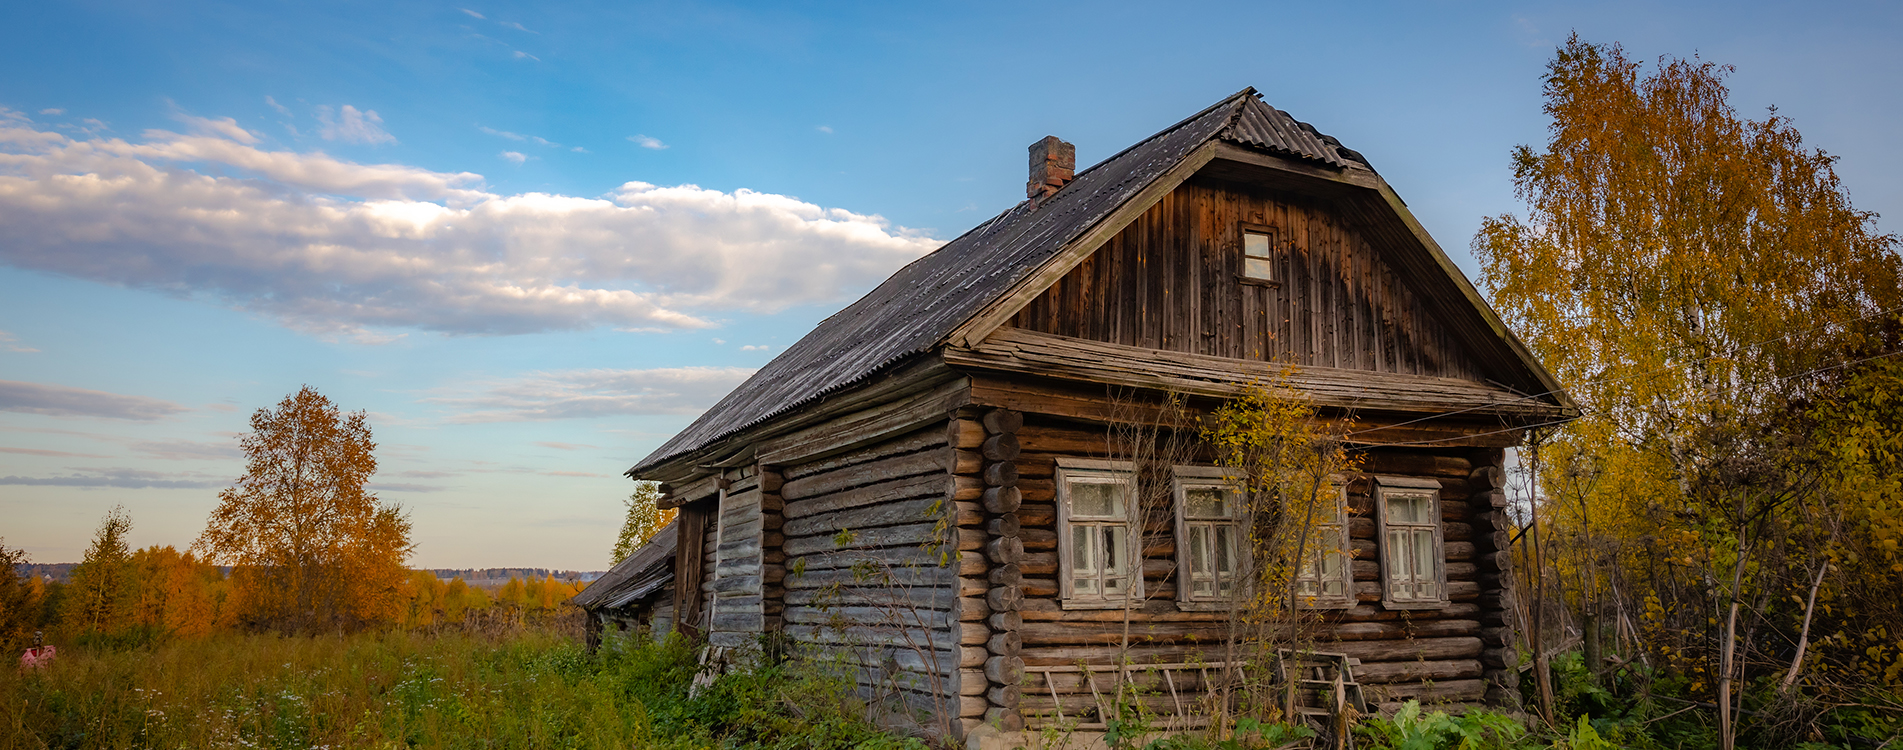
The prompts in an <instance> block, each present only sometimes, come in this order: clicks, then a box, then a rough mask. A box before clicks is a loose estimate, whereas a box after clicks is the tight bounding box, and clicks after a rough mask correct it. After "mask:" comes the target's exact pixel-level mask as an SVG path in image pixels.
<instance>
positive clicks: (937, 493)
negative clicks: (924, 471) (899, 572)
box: [782, 474, 950, 523]
mask: <svg viewBox="0 0 1903 750" xmlns="http://www.w3.org/2000/svg"><path fill="white" fill-rule="evenodd" d="M949 486H950V480H948V479H946V478H945V477H944V476H943V475H937V474H928V475H922V476H912V477H900V478H897V479H891V480H887V481H881V482H878V483H876V484H869V485H866V486H863V487H855V488H852V489H848V490H841V491H837V492H833V493H831V494H828V495H825V496H823V497H813V498H807V499H804V500H795V501H791V502H788V503H787V504H786V509H785V510H784V511H782V515H784V516H785V517H786V520H787V522H788V523H791V522H792V521H793V519H796V518H804V517H806V516H812V515H818V514H821V513H827V512H831V511H837V510H843V509H846V508H857V507H861V506H867V505H877V504H881V503H890V502H895V501H899V500H908V499H912V498H921V497H943V496H944V495H945V492H946V490H947V488H948V487H949Z"/></svg>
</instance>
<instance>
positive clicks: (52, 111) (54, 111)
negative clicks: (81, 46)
mask: <svg viewBox="0 0 1903 750" xmlns="http://www.w3.org/2000/svg"><path fill="white" fill-rule="evenodd" d="M40 114H43V115H47V116H49V117H58V116H60V115H63V114H66V110H63V109H60V108H58V107H47V108H46V109H42V110H40Z"/></svg>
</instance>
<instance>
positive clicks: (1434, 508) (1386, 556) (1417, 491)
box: [1376, 477, 1447, 609]
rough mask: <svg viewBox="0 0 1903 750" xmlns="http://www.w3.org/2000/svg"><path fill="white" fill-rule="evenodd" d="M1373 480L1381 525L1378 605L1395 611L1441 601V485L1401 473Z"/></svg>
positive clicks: (1443, 598) (1443, 577)
mask: <svg viewBox="0 0 1903 750" xmlns="http://www.w3.org/2000/svg"><path fill="white" fill-rule="evenodd" d="M1376 482H1377V483H1378V484H1379V489H1378V490H1377V491H1376V492H1377V495H1378V496H1379V498H1380V500H1379V502H1378V503H1377V506H1378V507H1377V509H1376V510H1377V519H1376V520H1377V521H1378V522H1379V524H1380V529H1381V572H1382V590H1381V603H1382V604H1383V605H1386V606H1387V607H1389V608H1399V609H1407V608H1417V609H1420V608H1431V607H1439V606H1441V605H1443V604H1446V603H1447V580H1446V578H1447V575H1446V570H1445V566H1444V565H1443V561H1444V559H1445V557H1444V555H1443V554H1442V553H1441V529H1440V483H1439V482H1436V481H1434V480H1431V479H1412V478H1404V477H1379V478H1377V479H1376Z"/></svg>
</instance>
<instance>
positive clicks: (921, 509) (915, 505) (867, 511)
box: [781, 493, 946, 537]
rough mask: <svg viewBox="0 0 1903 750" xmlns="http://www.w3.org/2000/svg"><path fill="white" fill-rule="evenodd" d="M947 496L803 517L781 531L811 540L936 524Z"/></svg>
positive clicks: (790, 522) (788, 524)
mask: <svg viewBox="0 0 1903 750" xmlns="http://www.w3.org/2000/svg"><path fill="white" fill-rule="evenodd" d="M945 505H946V503H945V496H944V495H943V494H942V493H940V494H937V495H927V496H924V497H917V498H912V499H907V500H894V501H889V502H884V503H879V504H877V505H865V506H859V507H855V508H847V509H844V510H836V511H833V512H830V513H817V514H813V515H809V516H801V517H798V518H795V519H793V520H791V521H787V522H786V525H785V526H783V527H782V528H781V531H782V533H785V534H786V535H787V536H793V537H800V536H811V535H813V534H819V533H828V534H831V533H838V531H839V530H840V529H868V528H873V527H877V526H900V525H904V524H910V523H918V522H920V521H935V520H937V519H936V518H935V517H934V514H941V515H942V514H943V513H944V512H945V510H946V508H945Z"/></svg>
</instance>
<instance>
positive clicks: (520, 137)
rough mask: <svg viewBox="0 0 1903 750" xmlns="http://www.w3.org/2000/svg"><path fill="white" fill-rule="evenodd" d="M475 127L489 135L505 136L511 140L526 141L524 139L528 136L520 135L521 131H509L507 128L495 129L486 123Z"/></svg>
mask: <svg viewBox="0 0 1903 750" xmlns="http://www.w3.org/2000/svg"><path fill="white" fill-rule="evenodd" d="M476 129H477V130H480V131H482V132H484V133H488V134H490V135H496V136H501V137H503V138H507V139H509V140H512V141H526V140H528V136H525V135H522V134H521V133H511V132H509V131H507V130H497V129H495V128H492V127H489V126H487V125H477V126H476Z"/></svg>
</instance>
